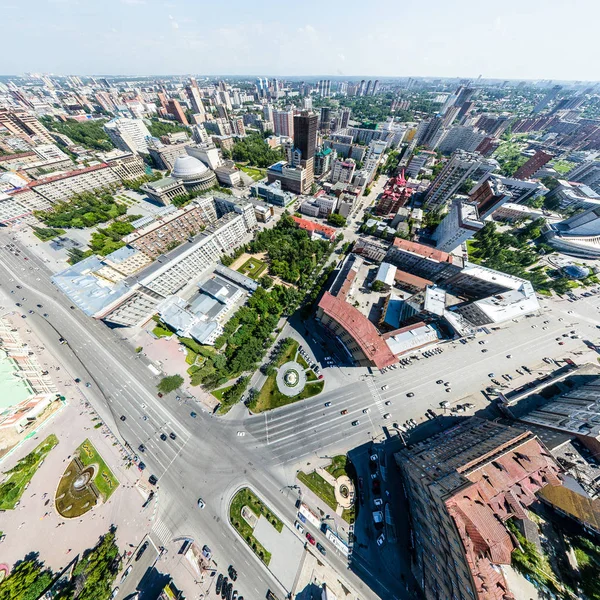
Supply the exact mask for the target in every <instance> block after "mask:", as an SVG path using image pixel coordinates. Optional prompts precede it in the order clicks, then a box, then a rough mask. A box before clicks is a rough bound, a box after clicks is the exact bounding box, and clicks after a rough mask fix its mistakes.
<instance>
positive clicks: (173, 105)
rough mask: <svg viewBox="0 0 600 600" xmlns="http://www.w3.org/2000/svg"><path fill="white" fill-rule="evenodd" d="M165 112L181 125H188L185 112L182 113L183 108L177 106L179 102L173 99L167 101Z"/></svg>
mask: <svg viewBox="0 0 600 600" xmlns="http://www.w3.org/2000/svg"><path fill="white" fill-rule="evenodd" d="M166 110H167V112H168V113H169V114H170V115H173V116H174V117H175V120H176V121H179V123H181V124H182V125H189V123H188V120H187V117H186V116H185V112H183V108H181V104H179V100H175V99H174V98H171V99H170V100H167V105H166Z"/></svg>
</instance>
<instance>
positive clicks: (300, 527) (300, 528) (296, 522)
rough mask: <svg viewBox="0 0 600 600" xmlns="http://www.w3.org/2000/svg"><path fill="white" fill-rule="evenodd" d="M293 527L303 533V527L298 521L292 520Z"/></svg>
mask: <svg viewBox="0 0 600 600" xmlns="http://www.w3.org/2000/svg"><path fill="white" fill-rule="evenodd" d="M294 527H295V528H296V529H297V530H298V531H299V532H300V533H304V527H302V525H300V523H299V522H298V521H295V522H294Z"/></svg>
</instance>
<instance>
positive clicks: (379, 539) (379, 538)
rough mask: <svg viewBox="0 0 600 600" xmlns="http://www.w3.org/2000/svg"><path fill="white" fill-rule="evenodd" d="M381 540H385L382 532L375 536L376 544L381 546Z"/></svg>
mask: <svg viewBox="0 0 600 600" xmlns="http://www.w3.org/2000/svg"><path fill="white" fill-rule="evenodd" d="M383 542H385V535H384V534H383V533H382V534H381V535H380V536H379V537H378V538H377V545H378V546H383Z"/></svg>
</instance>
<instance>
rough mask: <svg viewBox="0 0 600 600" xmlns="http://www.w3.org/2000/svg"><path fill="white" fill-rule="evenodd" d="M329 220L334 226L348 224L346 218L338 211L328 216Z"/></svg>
mask: <svg viewBox="0 0 600 600" xmlns="http://www.w3.org/2000/svg"><path fill="white" fill-rule="evenodd" d="M327 222H328V223H329V224H330V225H333V226H334V227H344V225H346V219H345V218H344V217H343V216H342V215H338V214H337V213H331V214H330V215H329V216H328V217H327Z"/></svg>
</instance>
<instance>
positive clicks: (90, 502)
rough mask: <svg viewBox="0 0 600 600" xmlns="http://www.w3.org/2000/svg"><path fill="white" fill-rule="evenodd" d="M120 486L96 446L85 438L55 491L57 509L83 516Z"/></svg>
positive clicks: (64, 512)
mask: <svg viewBox="0 0 600 600" xmlns="http://www.w3.org/2000/svg"><path fill="white" fill-rule="evenodd" d="M118 486H119V482H118V480H117V478H116V477H115V476H114V475H113V473H112V471H111V470H110V469H109V468H108V466H107V465H106V463H105V462H104V460H103V459H102V457H101V456H100V454H98V451H97V450H96V448H94V446H93V444H92V443H91V442H90V441H89V440H85V441H84V442H83V444H81V446H79V448H77V450H76V452H75V455H74V456H73V460H72V461H71V462H70V463H69V466H68V467H67V468H66V470H65V472H64V474H63V476H62V477H61V480H60V482H59V484H58V488H57V490H56V495H55V504H56V510H57V511H58V512H59V514H60V515H61V516H63V517H65V518H69V519H72V518H75V517H80V516H81V515H83V514H85V513H86V512H88V511H89V510H91V509H92V508H94V506H96V505H97V504H98V503H99V502H106V501H107V500H108V499H109V498H110V496H111V495H112V494H113V493H114V491H115V490H116V489H117V487H118Z"/></svg>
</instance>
